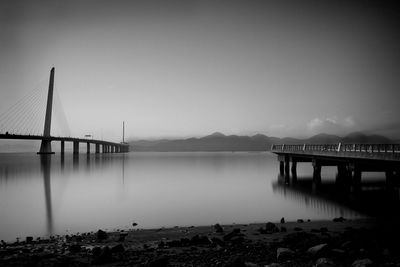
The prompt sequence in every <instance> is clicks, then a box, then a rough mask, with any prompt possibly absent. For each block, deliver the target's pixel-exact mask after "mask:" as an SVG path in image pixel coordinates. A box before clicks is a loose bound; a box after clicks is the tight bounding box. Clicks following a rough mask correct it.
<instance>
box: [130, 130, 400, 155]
mask: <svg viewBox="0 0 400 267" xmlns="http://www.w3.org/2000/svg"><path fill="white" fill-rule="evenodd" d="M339 142H342V143H375V144H388V143H399V142H398V141H394V140H391V139H389V138H386V137H384V136H381V135H366V134H364V133H360V132H355V133H351V134H349V135H346V136H344V137H340V136H337V135H329V134H318V135H315V136H312V137H310V138H307V139H296V138H289V137H286V138H278V137H269V136H266V135H263V134H256V135H253V136H238V135H224V134H222V133H220V132H215V133H213V134H211V135H207V136H204V137H201V138H188V139H174V140H167V139H161V140H139V141H131V142H129V144H130V150H131V151H266V150H270V148H271V145H272V144H303V143H314V144H329V143H339Z"/></svg>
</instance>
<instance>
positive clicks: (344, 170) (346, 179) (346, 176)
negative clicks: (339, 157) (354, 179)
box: [335, 164, 351, 185]
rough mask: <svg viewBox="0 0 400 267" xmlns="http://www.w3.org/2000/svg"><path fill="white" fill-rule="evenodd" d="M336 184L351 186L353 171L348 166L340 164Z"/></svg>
mask: <svg viewBox="0 0 400 267" xmlns="http://www.w3.org/2000/svg"><path fill="white" fill-rule="evenodd" d="M337 171H338V172H337V176H336V181H335V183H336V184H338V185H349V184H350V181H351V171H350V170H349V167H348V165H347V164H338V166H337Z"/></svg>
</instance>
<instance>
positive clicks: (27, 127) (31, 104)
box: [0, 67, 129, 154]
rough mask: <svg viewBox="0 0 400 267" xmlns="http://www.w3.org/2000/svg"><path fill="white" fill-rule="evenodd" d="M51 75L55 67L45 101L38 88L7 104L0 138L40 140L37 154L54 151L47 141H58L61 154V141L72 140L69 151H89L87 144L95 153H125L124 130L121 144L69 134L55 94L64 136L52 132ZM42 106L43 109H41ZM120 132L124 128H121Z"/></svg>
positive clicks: (0, 116) (0, 122)
mask: <svg viewBox="0 0 400 267" xmlns="http://www.w3.org/2000/svg"><path fill="white" fill-rule="evenodd" d="M54 74H55V68H54V67H53V68H52V69H51V71H50V79H49V87H48V91H47V102H46V103H44V101H45V100H44V97H43V95H41V94H40V87H39V88H37V89H35V90H33V91H32V92H30V93H29V94H27V95H26V96H25V97H23V98H22V99H21V100H20V101H18V102H17V103H15V104H14V105H13V106H11V107H10V108H9V109H8V110H6V112H4V113H2V114H0V139H18V140H41V146H40V150H39V152H38V154H54V152H53V151H52V148H51V143H52V142H54V141H59V142H60V144H61V154H64V152H65V142H72V143H73V153H74V154H79V144H80V143H84V144H86V151H87V153H90V147H91V145H94V146H95V150H94V151H95V153H121V152H128V151H129V145H128V144H127V143H125V142H124V133H123V138H122V142H121V143H116V142H111V141H104V140H96V139H87V138H77V137H71V136H69V134H68V133H69V127H68V124H67V121H66V118H65V113H64V112H63V109H62V105H61V101H60V99H59V96H58V94H57V93H56V94H55V95H56V98H55V99H56V103H55V104H57V106H58V107H59V109H58V111H59V112H58V113H56V115H59V116H58V117H59V118H58V120H57V122H58V124H59V125H60V127H61V128H64V130H63V133H64V135H62V134H60V135H57V136H55V135H52V134H51V129H52V127H51V125H52V115H53V98H54V97H53V96H54V92H55V90H54ZM44 108H45V110H43V109H44ZM43 113H45V116H44V129H43V128H42V129H43V132H39V131H38V129H37V126H40V125H43V122H42V121H43ZM123 131H124V129H123Z"/></svg>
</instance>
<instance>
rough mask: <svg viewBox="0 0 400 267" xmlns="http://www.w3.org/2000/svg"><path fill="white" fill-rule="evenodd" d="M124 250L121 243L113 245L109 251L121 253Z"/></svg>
mask: <svg viewBox="0 0 400 267" xmlns="http://www.w3.org/2000/svg"><path fill="white" fill-rule="evenodd" d="M124 251H125V248H124V246H123V245H122V244H118V245H115V246H113V247H112V248H111V253H122V252H124Z"/></svg>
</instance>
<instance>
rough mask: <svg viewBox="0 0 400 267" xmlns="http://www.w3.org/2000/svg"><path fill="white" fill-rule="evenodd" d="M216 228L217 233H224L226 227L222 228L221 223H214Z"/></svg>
mask: <svg viewBox="0 0 400 267" xmlns="http://www.w3.org/2000/svg"><path fill="white" fill-rule="evenodd" d="M214 230H215V232H216V233H223V232H224V228H222V226H221V225H219V223H217V224H215V225H214Z"/></svg>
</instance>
